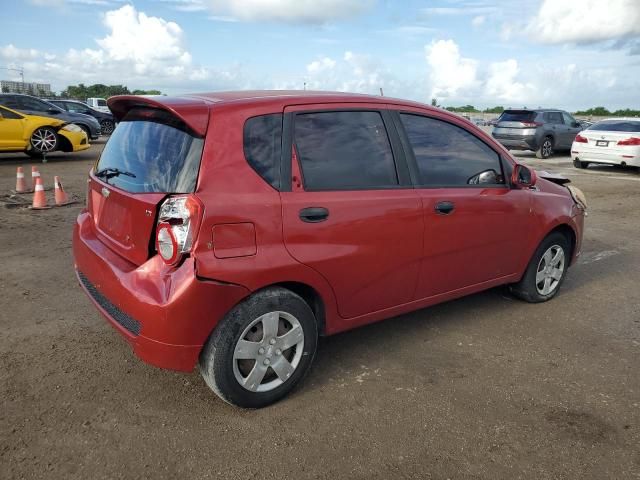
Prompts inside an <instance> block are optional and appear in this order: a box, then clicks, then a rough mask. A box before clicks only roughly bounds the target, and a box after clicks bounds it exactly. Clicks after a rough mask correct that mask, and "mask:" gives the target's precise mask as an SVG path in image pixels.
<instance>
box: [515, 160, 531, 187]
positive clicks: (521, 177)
mask: <svg viewBox="0 0 640 480" xmlns="http://www.w3.org/2000/svg"><path fill="white" fill-rule="evenodd" d="M537 180H538V178H537V176H536V172H535V171H534V170H531V169H529V168H527V167H525V166H524V165H516V166H515V167H513V173H512V174H511V185H513V186H514V187H516V188H529V187H533V186H534V185H535V184H536V181H537Z"/></svg>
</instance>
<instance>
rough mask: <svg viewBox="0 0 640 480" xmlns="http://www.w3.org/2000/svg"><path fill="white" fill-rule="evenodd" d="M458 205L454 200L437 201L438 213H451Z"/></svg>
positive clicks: (436, 208)
mask: <svg viewBox="0 0 640 480" xmlns="http://www.w3.org/2000/svg"><path fill="white" fill-rule="evenodd" d="M455 208H456V206H455V205H454V203H453V202H438V203H436V207H435V210H436V213H437V214H438V215H449V214H450V213H451V212H453V211H454V210H455Z"/></svg>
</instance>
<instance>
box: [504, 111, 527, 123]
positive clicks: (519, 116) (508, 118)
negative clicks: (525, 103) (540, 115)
mask: <svg viewBox="0 0 640 480" xmlns="http://www.w3.org/2000/svg"><path fill="white" fill-rule="evenodd" d="M535 118H536V112H532V111H530V110H524V111H523V110H507V111H504V112H502V115H500V118H499V119H498V121H499V122H533V120H534V119H535Z"/></svg>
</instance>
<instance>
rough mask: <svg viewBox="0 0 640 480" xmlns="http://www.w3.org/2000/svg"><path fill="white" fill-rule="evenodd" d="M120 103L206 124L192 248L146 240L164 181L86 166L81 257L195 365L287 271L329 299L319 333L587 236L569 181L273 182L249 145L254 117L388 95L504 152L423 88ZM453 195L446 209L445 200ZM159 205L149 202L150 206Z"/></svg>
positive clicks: (511, 276) (517, 266)
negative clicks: (168, 255)
mask: <svg viewBox="0 0 640 480" xmlns="http://www.w3.org/2000/svg"><path fill="white" fill-rule="evenodd" d="M110 102H111V103H110V105H111V106H112V108H115V110H116V115H117V116H119V117H118V118H121V117H122V116H123V115H124V114H125V113H126V111H127V109H129V108H131V106H133V105H139V104H148V105H150V106H153V107H158V108H163V109H166V110H167V111H170V112H172V113H173V114H174V115H176V116H178V117H180V118H181V119H182V120H183V121H184V122H185V123H186V124H187V125H189V126H190V127H191V128H192V129H193V130H194V131H196V132H198V133H199V134H201V135H205V134H206V140H205V146H204V151H203V157H202V162H201V168H200V174H199V176H198V185H197V188H196V192H195V196H196V197H197V198H198V200H199V201H200V202H201V203H202V205H203V209H202V211H203V217H202V219H201V222H200V224H199V229H198V232H196V237H195V240H194V245H193V249H192V252H191V254H190V256H188V257H187V258H186V259H185V260H184V261H182V262H181V263H180V264H179V265H178V266H177V267H170V266H167V265H166V264H164V262H163V261H162V260H161V258H160V257H159V255H157V254H156V253H155V251H153V250H152V245H153V239H154V236H155V218H156V211H157V208H158V205H159V203H160V202H161V200H162V198H164V197H165V195H164V194H135V195H134V194H128V193H126V192H122V191H120V190H118V189H117V188H114V187H108V188H109V190H110V191H111V192H110V194H109V198H108V199H105V198H104V196H103V195H102V193H101V189H102V188H103V187H105V184H104V183H103V182H101V181H100V180H98V179H96V178H95V177H93V176H92V177H91V184H90V199H89V210H88V211H85V212H83V213H82V214H81V215H80V216H79V217H78V222H77V224H76V226H75V230H74V256H75V262H76V268H77V269H78V270H79V271H81V272H82V273H83V274H84V275H85V276H86V277H88V278H89V279H90V280H91V282H92V283H94V284H95V285H96V288H98V290H99V291H100V292H101V293H102V294H103V295H104V296H106V297H107V298H108V299H109V300H110V301H111V302H112V303H114V304H115V305H117V306H118V308H120V309H121V310H122V311H123V312H125V313H127V314H128V315H130V316H131V317H133V318H135V319H136V320H138V321H139V322H140V323H141V325H142V331H141V334H140V335H139V336H137V337H135V336H132V335H130V334H129V333H128V332H127V331H126V330H124V329H123V328H121V327H120V326H119V325H118V324H117V323H115V322H114V321H113V319H110V318H109V316H108V315H106V313H105V312H102V313H103V314H105V316H107V318H108V320H109V321H110V322H111V323H112V324H113V325H114V326H115V327H116V329H117V330H118V331H120V333H121V334H123V335H124V336H125V338H126V339H127V340H128V341H129V343H130V344H131V345H132V347H133V349H134V351H135V352H136V354H137V355H138V356H139V357H140V358H142V359H143V360H144V361H147V362H149V363H151V364H153V365H157V366H160V367H164V368H173V369H177V370H190V369H192V368H193V366H194V364H195V362H196V361H197V358H198V354H199V352H200V350H201V348H202V346H203V345H204V343H205V342H206V340H207V338H208V336H209V335H210V333H211V331H212V330H213V329H214V328H215V326H216V325H217V323H218V322H219V321H220V320H221V319H222V318H223V317H224V316H225V314H226V313H227V312H228V311H229V309H231V308H232V307H233V306H234V305H236V304H237V303H238V302H239V301H241V300H242V299H243V298H246V297H247V296H248V295H250V294H251V292H253V291H256V290H259V289H261V288H265V287H267V286H269V285H273V284H277V283H282V282H296V283H300V284H304V285H306V286H308V287H311V288H312V289H313V290H314V291H315V292H316V293H317V294H318V295H319V297H320V299H321V301H322V303H323V306H324V312H325V333H326V334H332V333H336V332H340V331H344V330H347V329H350V328H353V327H356V326H359V325H364V324H367V323H371V322H373V321H377V320H381V319H383V318H388V317H390V316H394V315H398V314H401V313H405V312H409V311H411V310H415V309H417V308H422V307H425V306H428V305H432V304H435V303H439V302H442V301H446V300H450V299H453V298H457V297H460V296H463V295H466V294H469V293H473V292H477V291H480V290H483V289H486V288H490V287H493V286H496V285H500V284H504V283H510V282H514V281H517V280H519V278H520V277H521V276H522V274H523V272H524V269H525V268H526V265H527V263H528V261H529V259H530V258H531V256H532V254H533V252H534V251H535V249H536V247H537V246H538V244H539V243H540V241H541V240H542V239H543V238H544V237H545V236H546V235H547V234H548V233H549V232H550V231H551V230H553V229H554V228H556V227H559V226H565V227H566V226H568V227H569V228H571V229H572V230H573V231H574V232H575V235H576V248H575V249H574V259H575V258H576V256H577V255H578V254H579V251H580V248H581V240H582V228H583V221H584V217H583V214H582V213H581V212H580V211H579V210H578V209H577V208H576V207H575V205H574V202H573V200H572V199H571V197H570V195H569V193H568V191H567V189H566V188H564V187H562V186H559V185H556V184H553V183H551V182H549V181H547V180H544V179H542V178H539V179H538V180H537V184H536V187H537V188H536V189H533V190H532V189H528V188H524V189H522V188H510V187H506V186H505V187H504V188H459V189H422V188H401V189H392V190H369V191H348V192H305V191H304V187H303V185H302V184H301V183H300V181H301V175H300V170H299V166H298V165H297V163H295V162H294V164H293V165H292V177H294V178H293V180H294V182H293V191H291V192H278V191H276V190H275V189H273V188H272V187H271V186H270V185H268V184H266V183H265V182H264V181H263V180H262V179H261V178H260V177H259V176H258V174H257V173H256V172H255V171H254V170H253V169H252V168H251V167H250V166H249V165H248V163H247V162H246V160H245V158H244V153H243V145H242V141H243V138H242V135H243V125H244V122H245V121H246V119H248V118H249V117H252V116H256V115H262V114H268V113H278V112H283V111H285V109H287V110H288V111H289V110H291V111H296V110H297V111H304V110H305V109H314V110H317V109H318V108H320V109H322V108H327V109H335V108H354V107H355V108H379V109H390V110H393V109H398V110H405V111H413V112H418V113H422V114H425V115H430V116H433V117H435V118H440V119H445V120H447V121H448V122H451V123H454V124H456V125H459V126H460V127H462V128H465V129H467V130H469V131H471V132H472V133H474V134H475V135H476V136H478V137H480V138H482V139H483V140H484V141H485V142H486V143H487V144H489V145H491V146H492V147H493V148H494V149H495V150H496V151H497V152H498V153H500V154H501V155H503V156H504V157H505V158H506V159H507V161H509V162H510V163H512V164H515V162H514V160H513V159H512V158H511V156H510V155H509V153H508V152H507V151H506V150H505V149H504V148H503V147H502V146H501V145H499V144H498V143H496V142H495V141H494V140H493V139H492V138H491V137H490V136H488V135H487V134H485V133H484V132H483V131H482V130H480V129H479V128H477V127H475V126H474V125H472V124H470V123H469V122H467V121H465V120H464V119H462V118H460V117H458V116H456V115H453V114H449V113H447V112H444V111H442V110H439V109H434V108H431V107H428V106H425V105H421V104H418V103H414V102H405V101H401V100H394V99H389V98H383V97H370V96H360V95H350V94H320V93H313V92H307V93H301V92H284V93H283V92H278V93H274V92H230V93H215V94H209V95H199V96H189V97H179V98H170V97H162V98H160V99H147V98H144V97H142V98H141V97H126V98H123V97H120V98H119V99H118V98H116V99H114V100H113V101H110ZM441 201H452V202H454V203H455V211H454V213H452V214H450V215H438V214H436V213H435V211H434V206H435V204H436V203H438V202H441ZM307 207H324V208H327V209H328V210H329V212H330V215H329V218H328V219H327V220H326V221H324V222H320V223H304V222H302V221H301V220H300V219H299V212H300V210H301V209H303V208H307ZM148 210H149V211H151V214H149V213H147V211H148Z"/></svg>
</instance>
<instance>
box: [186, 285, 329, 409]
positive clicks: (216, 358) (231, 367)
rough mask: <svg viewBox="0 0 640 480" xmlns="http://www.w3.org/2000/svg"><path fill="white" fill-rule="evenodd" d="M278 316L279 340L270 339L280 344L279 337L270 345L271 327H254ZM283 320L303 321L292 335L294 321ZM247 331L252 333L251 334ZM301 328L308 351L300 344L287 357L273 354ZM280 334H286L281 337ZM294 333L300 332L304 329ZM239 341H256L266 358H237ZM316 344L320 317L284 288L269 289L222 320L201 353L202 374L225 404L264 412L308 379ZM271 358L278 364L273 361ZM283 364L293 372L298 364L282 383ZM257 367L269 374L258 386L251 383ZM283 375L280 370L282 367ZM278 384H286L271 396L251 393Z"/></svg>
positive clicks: (285, 352)
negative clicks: (274, 315) (317, 319)
mask: <svg viewBox="0 0 640 480" xmlns="http://www.w3.org/2000/svg"><path fill="white" fill-rule="evenodd" d="M276 312H279V313H278V314H277V317H276V318H277V322H276V324H277V325H278V327H277V328H278V330H277V333H276V334H275V337H271V338H274V340H273V342H276V340H275V339H276V338H277V339H278V340H277V342H278V343H275V344H274V343H270V338H267V335H266V332H264V330H265V329H266V328H267V326H266V323H258V324H255V322H256V321H258V322H259V321H260V319H261V318H266V317H264V316H265V315H266V314H269V313H272V314H275V313H276ZM283 315H287V316H289V317H288V318H289V319H290V318H293V319H295V320H296V321H297V322H299V323H298V325H297V326H292V327H290V328H291V329H290V330H289V331H288V332H287V330H286V326H287V322H289V321H290V320H288V319H287V318H283ZM271 318H273V317H271ZM252 324H254V326H253V327H251V326H252ZM291 325H293V324H291ZM249 327H251V328H249ZM248 328H249V330H247V329H248ZM296 328H301V329H302V333H303V334H304V336H303V344H302V345H303V348H300V344H298V345H295V346H293V347H289V348H288V349H283V351H282V352H280V350H279V349H278V350H274V349H276V347H277V346H278V345H281V343H280V341H281V339H282V338H284V337H285V335H286V334H287V333H290V332H293V331H294V329H296ZM281 331H282V332H284V333H282V334H281V333H280V332H281ZM295 331H296V332H299V330H295ZM250 335H255V336H256V337H254V338H253V339H249V338H248V337H249V336H250ZM289 338H290V337H289ZM240 340H243V341H248V342H252V343H251V345H254V344H255V345H258V346H260V347H261V349H260V350H261V353H258V352H257V350H254V352H255V357H252V358H251V359H245V360H243V359H238V358H235V357H234V352H237V351H242V350H237V349H236V347H238V349H239V348H240V345H238V343H239V341H240ZM282 345H283V348H284V346H286V345H285V344H282ZM317 345H318V329H317V324H316V319H315V316H314V315H313V312H312V310H311V308H310V307H309V305H308V304H307V303H306V302H305V301H304V300H303V299H302V298H301V297H300V296H298V295H296V294H295V293H293V292H291V291H290V290H287V289H285V288H280V287H274V288H268V289H265V290H262V291H259V292H257V293H255V294H253V295H252V296H250V297H249V298H247V299H246V300H244V301H243V302H241V303H240V304H238V305H237V306H235V307H234V308H233V309H232V310H231V311H230V312H229V313H227V315H226V316H225V318H224V319H222V321H221V322H220V323H219V324H218V326H217V327H216V328H215V330H214V331H213V333H212V334H211V337H210V338H209V340H208V341H207V344H206V345H205V346H204V348H203V350H202V352H201V353H200V361H199V367H200V373H201V374H202V377H203V378H204V380H205V382H206V383H207V385H208V386H209V388H211V390H213V391H214V392H215V393H216V394H217V395H218V396H219V397H220V398H221V399H222V400H224V401H225V402H227V403H230V404H232V405H236V406H238V407H244V408H261V407H265V406H267V405H270V404H272V403H274V402H277V401H278V400H280V399H281V398H283V397H284V396H286V395H287V394H288V393H289V392H291V390H293V389H294V388H295V386H296V385H297V384H298V383H299V382H300V380H302V379H303V378H304V376H305V375H306V374H307V372H308V371H309V367H310V366H311V363H312V362H313V358H314V356H315V353H316V348H317ZM254 347H255V346H254ZM298 349H299V350H298ZM265 350H266V351H265ZM278 352H280V353H278ZM267 357H268V358H267ZM243 358H247V357H246V356H245V357H243ZM254 358H255V360H254ZM271 358H273V360H269V359H271ZM283 360H286V361H287V362H286V365H288V366H289V367H291V366H292V365H293V364H296V366H295V368H294V370H292V373H290V374H288V375H286V379H285V380H282V378H281V377H280V374H277V373H276V369H275V368H274V367H275V366H276V365H278V362H282V361H283ZM243 362H244V363H243ZM269 362H272V363H271V364H270V365H268V366H263V365H267V364H268V363H269ZM296 362H297V363H296ZM280 365H282V364H280ZM257 367H260V368H259V370H264V371H265V372H266V374H263V375H264V377H260V380H259V381H258V384H257V386H256V384H255V383H253V384H249V382H250V380H249V378H250V377H251V375H252V374H253V373H254V370H256V369H258V368H257ZM242 368H243V369H244V372H245V373H246V377H244V375H243V372H242V371H241V369H242ZM278 370H281V369H280V368H278ZM289 375H290V376H289ZM283 376H284V375H283ZM240 379H243V380H245V381H246V382H247V384H248V387H247V388H245V386H243V384H241V380H240ZM278 382H282V383H280V384H279V385H276V386H273V387H271V389H268V390H266V391H252V390H250V389H249V388H250V387H254V388H267V387H269V385H272V384H274V383H276V384H277V383H278Z"/></svg>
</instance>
